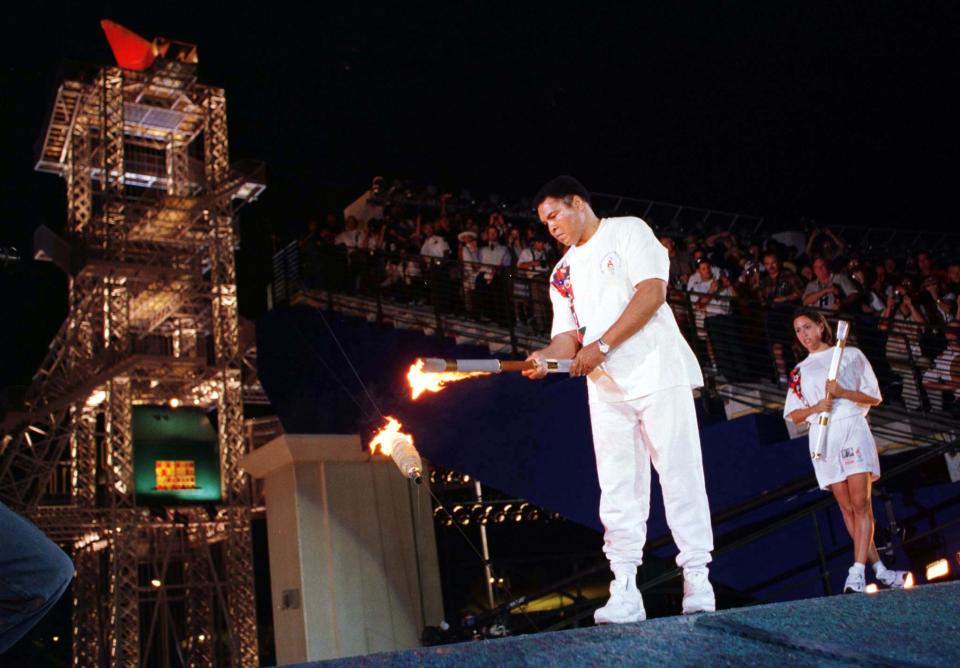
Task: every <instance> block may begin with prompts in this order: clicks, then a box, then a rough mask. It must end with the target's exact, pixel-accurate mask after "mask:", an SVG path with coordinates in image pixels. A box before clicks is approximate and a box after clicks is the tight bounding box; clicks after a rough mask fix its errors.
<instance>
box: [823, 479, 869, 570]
mask: <svg viewBox="0 0 960 668" xmlns="http://www.w3.org/2000/svg"><path fill="white" fill-rule="evenodd" d="M871 484H872V479H871V477H870V474H869V473H856V474H854V475H852V476H850V477H849V478H847V479H846V480H843V481H841V482H837V483H834V484H832V485H830V491H831V492H833V496H834V498H835V499H836V500H837V504H838V505H839V506H840V512H841V513H842V514H843V523H844V525H846V527H847V533H849V534H850V538H851V539H853V557H854V558H853V560H854V561H855V562H858V563H861V564H866V563H867V562H868V561H869V563H871V564H874V563H876V562H878V561H880V554H879V553H878V552H877V547H876V546H875V545H874V544H873V503H872V501H871V499H870V490H871ZM865 521H866V522H867V523H868V524H867V526H864V522H865ZM858 541H859V542H858Z"/></svg>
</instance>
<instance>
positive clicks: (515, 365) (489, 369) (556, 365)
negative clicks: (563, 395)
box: [420, 357, 573, 373]
mask: <svg viewBox="0 0 960 668" xmlns="http://www.w3.org/2000/svg"><path fill="white" fill-rule="evenodd" d="M420 361H421V362H422V363H423V369H422V370H423V371H424V373H449V372H460V373H471V372H482V373H503V372H510V371H526V370H527V369H533V368H535V365H534V363H533V361H532V360H498V359H479V360H457V359H443V358H440V357H425V358H423V359H421V360H420ZM572 363H573V360H547V373H570V365H571V364H572Z"/></svg>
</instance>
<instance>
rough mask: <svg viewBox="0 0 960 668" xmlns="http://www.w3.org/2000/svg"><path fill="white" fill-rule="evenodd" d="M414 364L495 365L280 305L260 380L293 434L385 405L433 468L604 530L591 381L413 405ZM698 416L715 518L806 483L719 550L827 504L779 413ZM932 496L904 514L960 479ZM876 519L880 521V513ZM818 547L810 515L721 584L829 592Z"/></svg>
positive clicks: (422, 340)
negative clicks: (458, 361) (425, 360)
mask: <svg viewBox="0 0 960 668" xmlns="http://www.w3.org/2000/svg"><path fill="white" fill-rule="evenodd" d="M417 357H461V358H471V357H473V358H476V357H489V352H488V351H487V349H486V348H485V347H481V346H475V345H457V344H455V343H454V341H452V340H450V339H446V340H440V339H438V338H437V337H429V336H426V335H424V334H422V333H419V332H413V331H409V330H397V329H393V328H390V327H378V326H376V325H374V324H372V323H369V322H367V321H365V320H362V319H358V318H350V317H344V316H342V315H338V314H333V313H328V312H322V311H319V310H316V309H313V308H307V307H294V308H288V309H278V310H274V311H271V312H269V313H267V314H266V315H264V316H263V317H262V318H261V319H260V321H259V322H258V323H257V359H258V368H259V375H260V379H261V382H262V383H263V386H264V389H265V390H266V392H267V395H268V396H269V397H270V401H271V403H272V404H273V407H274V408H275V410H276V412H277V415H278V417H279V418H280V420H281V422H282V423H283V426H284V429H285V430H286V431H287V432H289V433H358V432H359V433H361V435H362V436H363V439H364V441H366V440H367V437H368V436H369V435H370V434H371V433H372V432H373V431H374V430H376V429H378V428H379V427H380V426H382V424H383V419H382V416H381V414H380V412H381V411H382V413H383V414H386V415H395V416H397V417H398V418H399V419H400V420H401V422H403V424H404V430H405V431H408V432H410V433H411V434H413V436H414V438H415V441H416V446H417V448H418V450H419V451H420V452H421V453H422V454H423V456H424V457H426V458H427V459H429V460H431V461H433V462H434V463H436V464H439V465H442V466H444V467H447V468H451V469H455V470H458V471H461V472H464V473H469V474H470V475H472V476H474V477H475V478H477V479H478V480H482V481H483V483H484V484H486V485H489V486H491V487H494V488H496V489H499V490H501V491H503V492H506V493H508V494H513V495H517V496H518V497H522V498H524V499H527V500H529V501H531V502H533V503H535V504H537V505H539V506H542V507H543V508H545V509H547V510H550V511H555V512H559V513H560V514H561V515H563V516H564V517H566V518H568V519H570V520H573V521H575V522H578V523H580V524H583V525H585V526H588V527H592V528H594V529H597V530H600V529H601V526H600V522H599V518H598V516H597V507H598V503H599V487H598V483H597V477H596V465H595V460H594V456H593V447H592V439H591V436H590V418H589V413H588V409H587V402H586V387H585V385H584V380H583V379H582V378H568V377H561V376H554V377H549V378H547V379H546V380H542V381H535V382H533V381H529V380H527V379H525V378H523V377H521V376H520V375H519V374H503V375H499V376H488V377H482V378H476V379H471V380H468V381H464V382H461V383H456V384H453V385H451V386H449V387H448V388H446V389H445V390H444V391H443V392H441V393H439V394H426V395H424V396H423V397H421V398H420V399H419V400H417V401H411V400H410V396H409V389H408V388H407V383H406V379H405V376H406V373H407V370H408V369H409V367H410V365H411V364H412V363H413V361H414V360H415V359H416V358H417ZM358 377H359V379H361V380H362V384H361V382H360V380H358ZM698 418H699V420H700V425H701V441H702V444H703V457H704V470H705V473H706V481H707V493H708V496H709V498H710V505H711V509H712V511H713V512H714V514H715V515H716V514H717V513H718V512H722V511H725V510H728V509H730V508H733V507H736V506H737V505H738V504H742V503H744V502H746V501H750V500H752V499H756V498H758V497H760V496H762V495H765V494H770V493H772V492H775V491H777V490H778V489H781V488H782V487H783V486H784V485H785V484H788V483H794V482H797V481H798V480H801V479H803V478H808V479H809V485H807V486H803V487H802V489H803V491H801V492H798V493H797V494H795V495H793V496H791V497H790V498H786V499H782V500H779V501H777V502H774V503H771V504H768V505H765V506H763V507H761V508H758V509H756V510H753V511H750V512H746V513H742V514H740V515H738V516H737V517H736V518H734V519H731V520H728V521H725V522H722V523H717V524H716V525H715V527H714V531H715V534H716V535H717V537H718V545H720V544H721V543H722V540H729V539H730V538H731V537H734V536H739V535H745V534H749V533H751V532H753V531H756V530H757V529H759V528H762V527H764V526H766V525H768V524H769V523H770V522H773V521H775V520H776V519H777V518H780V517H783V516H784V515H785V514H788V513H791V512H794V511H797V510H800V509H803V508H804V507H806V506H808V505H809V504H811V503H814V502H816V501H818V500H820V499H822V498H823V494H824V493H823V492H821V491H819V490H818V489H817V488H816V484H815V482H814V480H813V477H812V469H811V466H810V460H809V454H808V450H807V443H806V438H801V439H795V440H792V441H791V440H788V438H787V433H786V429H785V427H784V424H783V419H782V417H781V416H780V415H779V414H778V413H772V414H756V415H748V416H745V417H742V418H738V419H736V420H732V421H729V422H724V421H719V422H718V421H717V418H716V415H715V414H714V415H713V416H708V415H706V414H704V413H703V411H702V409H701V406H700V404H698ZM652 491H653V493H652V499H651V513H650V520H649V527H648V536H649V538H650V539H651V540H654V539H656V538H658V537H660V536H663V535H665V534H666V533H667V531H668V529H667V525H666V521H665V518H664V513H663V506H662V497H661V494H660V490H659V486H658V485H657V482H656V477H655V479H654V489H653V490H652ZM924 493H925V494H928V495H929V494H933V495H934V497H936V499H939V501H935V500H933V499H926V497H923V498H924V499H925V501H924V503H928V504H932V506H937V504H938V503H939V504H941V505H944V504H945V505H944V508H941V509H939V510H937V509H934V510H928V509H927V506H926V505H923V504H920V503H919V502H918V498H920V497H918V496H917V495H914V494H912V493H911V496H910V498H909V499H905V498H904V497H903V495H902V494H894V495H892V497H893V499H894V500H893V502H894V505H895V507H896V509H897V517H903V518H915V519H916V521H917V522H920V523H922V522H924V521H933V519H935V518H936V517H940V516H947V515H949V513H950V512H956V503H955V502H956V498H955V497H956V496H957V495H958V494H960V485H956V484H954V485H952V486H950V485H946V486H943V489H942V490H941V491H939V492H924ZM949 499H954V505H953V506H951V505H950V503H949V502H945V501H944V500H949ZM937 507H939V506H937ZM951 508H952V510H951ZM937 513H939V515H938V514H937ZM944 513H946V515H944ZM928 516H929V519H925V518H928ZM817 517H818V522H819V525H820V536H821V541H822V543H823V546H824V550H825V551H826V553H827V554H828V557H829V558H828V567H829V568H830V570H831V572H832V576H831V581H833V582H834V583H835V584H834V587H835V591H836V590H837V589H838V588H840V587H841V586H842V583H843V577H845V574H846V567H847V566H848V565H849V562H850V557H851V554H850V550H851V547H850V540H849V538H848V537H847V534H846V531H845V530H844V528H843V525H842V518H841V517H840V514H839V512H837V511H836V509H835V507H831V508H829V509H827V510H822V511H820V512H819V513H818V516H817ZM951 517H952V516H951ZM878 519H879V520H880V521H881V522H883V521H884V519H883V516H882V515H880V514H878ZM954 533H956V532H954ZM721 539H722V540H721ZM816 545H817V543H816V534H815V531H814V524H813V521H812V519H811V518H809V517H806V518H804V519H803V520H800V521H797V522H794V523H792V524H790V525H789V526H787V527H784V528H782V529H779V530H777V531H775V532H774V533H771V534H769V535H767V536H765V537H763V538H761V539H759V540H757V541H755V542H753V543H751V544H749V545H747V546H744V547H741V548H738V549H736V550H732V551H730V552H726V553H721V554H718V555H717V556H716V558H715V561H714V564H713V573H714V577H715V578H716V579H717V580H718V581H720V582H723V583H724V584H727V585H729V586H731V587H733V588H735V589H737V590H740V591H747V592H750V593H752V594H754V595H755V596H756V597H758V598H760V599H762V600H771V601H772V600H786V599H794V598H803V597H807V596H818V595H822V594H823V593H824V588H823V582H822V579H821V578H820V576H819V562H818V556H817V549H816ZM675 552H676V548H675V547H673V545H672V543H670V544H669V545H667V546H665V547H662V548H659V549H657V550H656V551H655V553H656V554H657V555H658V556H662V557H670V556H672V555H673V554H675ZM911 566H913V567H917V565H911ZM900 567H901V568H902V567H904V565H903V564H900Z"/></svg>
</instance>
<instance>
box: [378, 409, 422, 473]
mask: <svg viewBox="0 0 960 668" xmlns="http://www.w3.org/2000/svg"><path fill="white" fill-rule="evenodd" d="M386 419H387V424H386V426H384V427H383V428H382V429H380V431H378V432H377V433H376V434H374V435H373V438H372V439H371V440H370V452H377V451H378V450H379V451H380V452H381V453H383V454H385V455H387V456H389V457H390V459H392V460H393V463H394V464H396V465H397V468H398V469H400V473H402V474H403V475H404V476H405V477H407V478H409V479H410V480H413V481H414V482H416V483H417V484H418V485H419V484H420V483H422V482H423V462H422V461H420V453H419V452H417V449H416V448H415V447H413V436H411V435H410V434H405V433H403V432H402V431H400V427H402V426H403V425H401V424H400V422H399V421H398V420H397V419H396V418H393V417H390V416H389V415H388V416H387V418H386Z"/></svg>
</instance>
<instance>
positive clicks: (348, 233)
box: [333, 216, 364, 251]
mask: <svg viewBox="0 0 960 668" xmlns="http://www.w3.org/2000/svg"><path fill="white" fill-rule="evenodd" d="M363 242H364V233H363V230H362V229H360V221H359V220H357V219H356V218H355V217H354V216H348V217H347V222H346V228H345V229H344V230H343V232H341V233H340V234H338V235H337V236H336V238H335V239H334V240H333V243H334V244H335V245H337V246H346V248H347V250H349V251H352V250H354V249H355V248H357V247H358V246H362V245H363Z"/></svg>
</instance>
